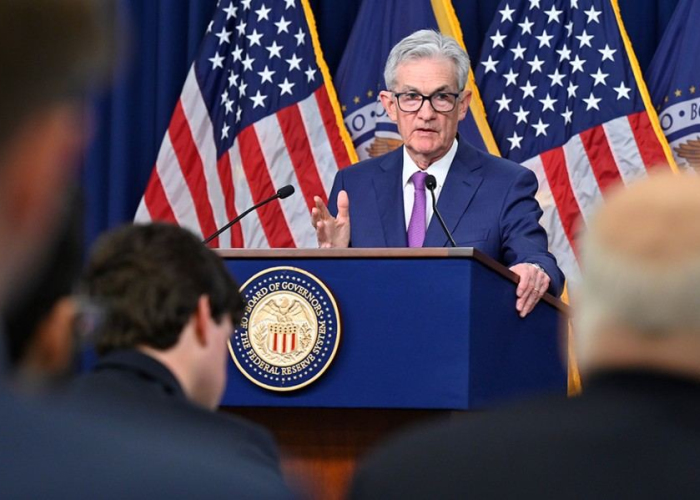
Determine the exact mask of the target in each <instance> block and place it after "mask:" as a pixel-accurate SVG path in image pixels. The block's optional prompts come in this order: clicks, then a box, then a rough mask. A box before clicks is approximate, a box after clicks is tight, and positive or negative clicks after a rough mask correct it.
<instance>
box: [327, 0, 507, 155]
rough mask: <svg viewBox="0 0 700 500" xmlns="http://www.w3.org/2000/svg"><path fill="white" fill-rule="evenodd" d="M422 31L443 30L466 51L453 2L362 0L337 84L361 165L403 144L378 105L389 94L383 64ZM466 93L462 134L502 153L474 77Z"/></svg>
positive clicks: (469, 139)
mask: <svg viewBox="0 0 700 500" xmlns="http://www.w3.org/2000/svg"><path fill="white" fill-rule="evenodd" d="M420 29H433V30H438V31H440V32H442V33H443V34H445V35H448V36H451V37H452V38H454V39H455V40H457V42H458V43H459V44H460V45H462V46H463V47H464V41H463V37H462V31H461V29H460V27H459V21H458V20H457V17H456V16H455V13H454V9H453V8H452V4H451V2H450V0H432V1H431V0H363V2H362V5H361V6H360V11H359V13H358V16H357V20H356V21H355V25H354V26H353V29H352V33H351V34H350V39H349V40H348V45H347V48H346V49H345V53H344V54H343V58H342V60H341V62H340V66H339V67H338V72H337V74H336V76H335V84H336V86H337V89H338V98H339V100H340V103H341V105H342V110H343V116H344V117H345V124H346V126H347V129H348V131H349V132H350V135H351V136H352V140H353V143H354V145H355V149H356V150H357V155H358V157H359V158H360V159H361V160H364V159H366V158H369V157H374V156H379V155H382V154H384V153H388V152H389V151H391V150H393V149H396V148H397V147H399V146H400V145H401V136H399V133H398V131H397V129H396V126H395V125H394V123H393V122H392V121H391V120H390V119H389V117H388V116H387V115H386V113H385V111H384V108H383V107H382V104H381V102H380V101H379V91H381V90H385V89H386V86H385V84H384V64H385V63H386V60H387V57H388V56H389V52H390V51H391V49H392V47H393V46H394V45H396V44H397V43H398V42H399V41H400V40H401V39H402V38H404V37H406V36H408V35H410V34H411V33H413V32H414V31H418V30H420ZM467 88H469V89H471V90H472V95H473V97H472V101H471V104H470V106H469V113H468V114H467V117H466V118H465V119H464V120H463V121H462V122H461V123H460V127H459V133H460V134H461V135H462V137H465V138H466V139H467V140H468V141H469V142H470V143H471V144H473V145H474V146H476V147H478V148H480V149H483V150H485V151H490V152H491V153H493V154H498V148H497V147H496V144H495V142H494V141H493V136H492V135H491V131H490V130H489V127H488V124H487V122H486V119H485V116H484V107H483V104H482V103H481V98H480V97H479V93H478V91H477V89H476V85H475V84H474V77H473V74H472V73H471V72H470V73H469V82H468V83H467Z"/></svg>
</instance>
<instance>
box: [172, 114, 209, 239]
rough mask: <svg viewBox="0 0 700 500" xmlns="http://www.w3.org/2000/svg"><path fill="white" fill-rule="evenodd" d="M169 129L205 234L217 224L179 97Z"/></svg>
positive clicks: (200, 160) (200, 163) (200, 225)
mask: <svg viewBox="0 0 700 500" xmlns="http://www.w3.org/2000/svg"><path fill="white" fill-rule="evenodd" d="M168 133H169V134H170V141H171V142H172V144H173V151H175V155H176V156H177V160H178V163H179V164H180V169H181V170H182V176H183V177H184V178H185V182H186V183H187V187H188V188H189V190H190V193H191V195H192V200H193V201H194V206H195V211H196V212H197V220H198V221H199V227H200V228H201V231H202V234H204V235H205V236H208V235H210V234H212V233H213V232H215V231H216V230H217V227H216V222H215V221H214V212H213V211H212V208H211V204H210V203H209V194H208V193H207V182H206V179H205V177H204V165H202V159H201V158H200V157H199V151H197V147H196V144H195V141H194V138H193V137H192V131H191V130H190V125H189V123H188V121H187V118H186V117H185V111H184V109H183V108H182V100H178V102H177V105H176V106H175V111H174V112H173V118H172V120H171V121H170V127H169V128H168ZM210 246H212V247H218V246H219V239H218V238H214V239H213V240H212V241H211V243H210Z"/></svg>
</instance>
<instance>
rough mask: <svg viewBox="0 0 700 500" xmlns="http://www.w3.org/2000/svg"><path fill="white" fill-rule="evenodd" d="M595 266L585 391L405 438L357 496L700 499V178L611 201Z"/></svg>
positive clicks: (601, 217) (589, 279)
mask: <svg viewBox="0 0 700 500" xmlns="http://www.w3.org/2000/svg"><path fill="white" fill-rule="evenodd" d="M581 258H582V266H583V270H584V276H583V284H582V288H581V290H579V296H578V297H577V301H576V302H575V303H574V306H575V317H574V320H575V325H576V326H577V329H576V330H575V338H576V339H577V347H578V351H577V352H578V354H579V356H580V365H581V369H582V374H583V376H584V382H585V384H584V392H583V395H582V396H581V397H579V398H574V399H572V400H566V399H563V398H558V399H554V398H553V399H544V400H540V401H536V402H532V403H529V404H525V405H522V406H519V407H517V408H513V409H512V410H511V411H501V412H497V411H496V412H492V413H486V414H482V415H474V416H468V417H467V418H465V419H464V420H462V421H453V422H449V423H443V424H442V425H440V426H433V427H431V428H428V429H422V430H416V431H414V432H412V433H409V434H408V435H405V436H403V437H400V438H397V439H395V440H394V441H393V442H391V443H390V444H387V445H385V446H384V447H382V448H381V449H378V450H377V451H376V452H375V453H374V454H373V455H372V456H371V457H370V458H369V459H368V460H367V461H366V462H365V463H364V465H363V466H362V467H361V469H360V470H359V472H358V473H357V476H356V478H355V480H354V484H353V486H352V490H351V494H350V497H351V498H515V497H523V498H553V497H563V498H700V476H699V475H698V473H697V470H696V469H697V464H698V463H700V307H698V295H697V287H698V283H700V178H698V177H694V176H692V177H688V176H683V175H677V176H673V175H663V176H660V177H652V178H650V179H647V180H642V181H639V182H638V183H637V184H634V185H632V186H630V187H628V188H627V189H620V190H618V191H617V192H614V193H612V194H610V195H609V196H606V204H605V205H604V206H603V207H602V209H601V210H600V212H599V213H598V214H597V215H596V216H595V217H594V218H593V219H592V220H591V221H590V225H589V229H588V234H587V235H586V236H585V237H584V242H583V245H582V249H581Z"/></svg>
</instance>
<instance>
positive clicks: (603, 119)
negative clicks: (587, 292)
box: [476, 0, 675, 283]
mask: <svg viewBox="0 0 700 500" xmlns="http://www.w3.org/2000/svg"><path fill="white" fill-rule="evenodd" d="M476 77H477V83H478V85H479V88H480V89H481V90H482V94H483V96H484V103H485V104H486V110H487V118H488V120H489V123H490V124H491V129H492V130H493V133H494V136H495V137H496V141H497V142H498V145H499V147H500V150H501V153H502V155H503V156H504V157H506V158H510V159H512V160H514V161H517V162H519V163H521V164H523V165H524V166H526V167H528V168H530V169H531V170H533V171H534V172H535V174H536V175H537V178H538V180H539V184H540V188H539V192H538V194H537V197H538V200H539V202H540V205H541V206H542V209H543V210H544V216H543V218H542V221H541V222H542V225H543V226H544V227H545V229H546V230H547V233H548V235H549V244H550V250H551V251H552V252H553V253H554V254H555V256H556V257H557V260H558V261H559V265H560V267H561V268H562V270H563V271H564V273H565V274H566V276H567V279H568V280H569V282H570V283H571V282H572V281H573V282H574V283H575V282H576V281H577V279H578V277H579V275H580V270H579V266H578V263H577V258H576V250H575V246H574V240H575V232H576V231H577V230H579V229H581V228H582V227H585V222H586V219H587V218H588V217H589V216H590V215H591V212H592V210H593V209H594V208H595V207H596V206H597V205H598V204H599V202H601V201H602V200H603V198H604V196H605V191H606V189H607V188H608V187H610V186H611V185H613V184H616V183H619V182H623V183H625V184H627V183H630V182H633V181H634V180H635V179H638V178H640V177H644V176H646V175H647V172H648V171H649V170H650V169H652V168H655V167H659V168H668V166H665V165H671V167H672V168H675V167H674V164H673V159H672V157H671V155H670V151H669V149H668V144H667V143H666V140H665V139H664V137H663V134H662V133H661V129H660V128H659V125H658V118H657V116H656V113H655V111H654V109H653V108H652V106H651V103H650V100H649V96H648V93H647V90H646V87H645V85H644V81H643V80H642V77H641V74H640V71H639V67H638V64H637V61H636V58H635V56H634V53H633V51H632V48H631V44H630V43H629V39H628V38H627V35H626V33H625V30H624V26H623V24H622V20H621V17H620V13H619V8H618V6H617V2H616V1H614V0H613V1H610V0H522V1H519V0H504V1H503V2H501V4H500V6H499V10H498V12H497V13H496V18H495V19H494V21H493V23H492V25H491V27H490V29H489V33H488V35H487V38H486V43H485V46H484V50H483V54H482V57H481V60H480V63H479V65H478V67H477V70H476ZM660 166H661V167H660ZM663 166H665V167H663ZM579 220H580V222H581V224H582V226H577V223H578V221H579Z"/></svg>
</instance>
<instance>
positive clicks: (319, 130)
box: [298, 94, 338, 246]
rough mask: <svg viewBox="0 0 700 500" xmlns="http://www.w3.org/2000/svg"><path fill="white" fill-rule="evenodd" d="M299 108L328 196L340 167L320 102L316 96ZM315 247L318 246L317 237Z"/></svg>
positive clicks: (299, 104) (300, 104)
mask: <svg viewBox="0 0 700 500" xmlns="http://www.w3.org/2000/svg"><path fill="white" fill-rule="evenodd" d="M298 106H299V111H300V113H301V120H302V122H304V129H305V130H306V135H307V137H308V138H309V144H310V146H311V153H312V154H313V156H314V160H315V161H316V168H317V169H318V175H319V177H320V178H321V182H322V183H323V188H324V189H325V190H326V193H325V194H326V196H328V195H329V194H330V192H331V188H332V187H333V180H334V179H335V174H336V173H337V172H338V165H337V164H336V162H335V156H334V155H333V150H332V149H331V142H330V139H329V138H328V134H327V133H326V127H325V126H324V125H323V118H322V117H321V109H320V108H319V107H318V101H317V100H316V96H315V95H314V94H311V95H310V96H309V97H307V98H306V99H304V100H303V101H300V102H299V103H298ZM318 194H320V193H318ZM313 246H316V239H315V237H314V244H313Z"/></svg>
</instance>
